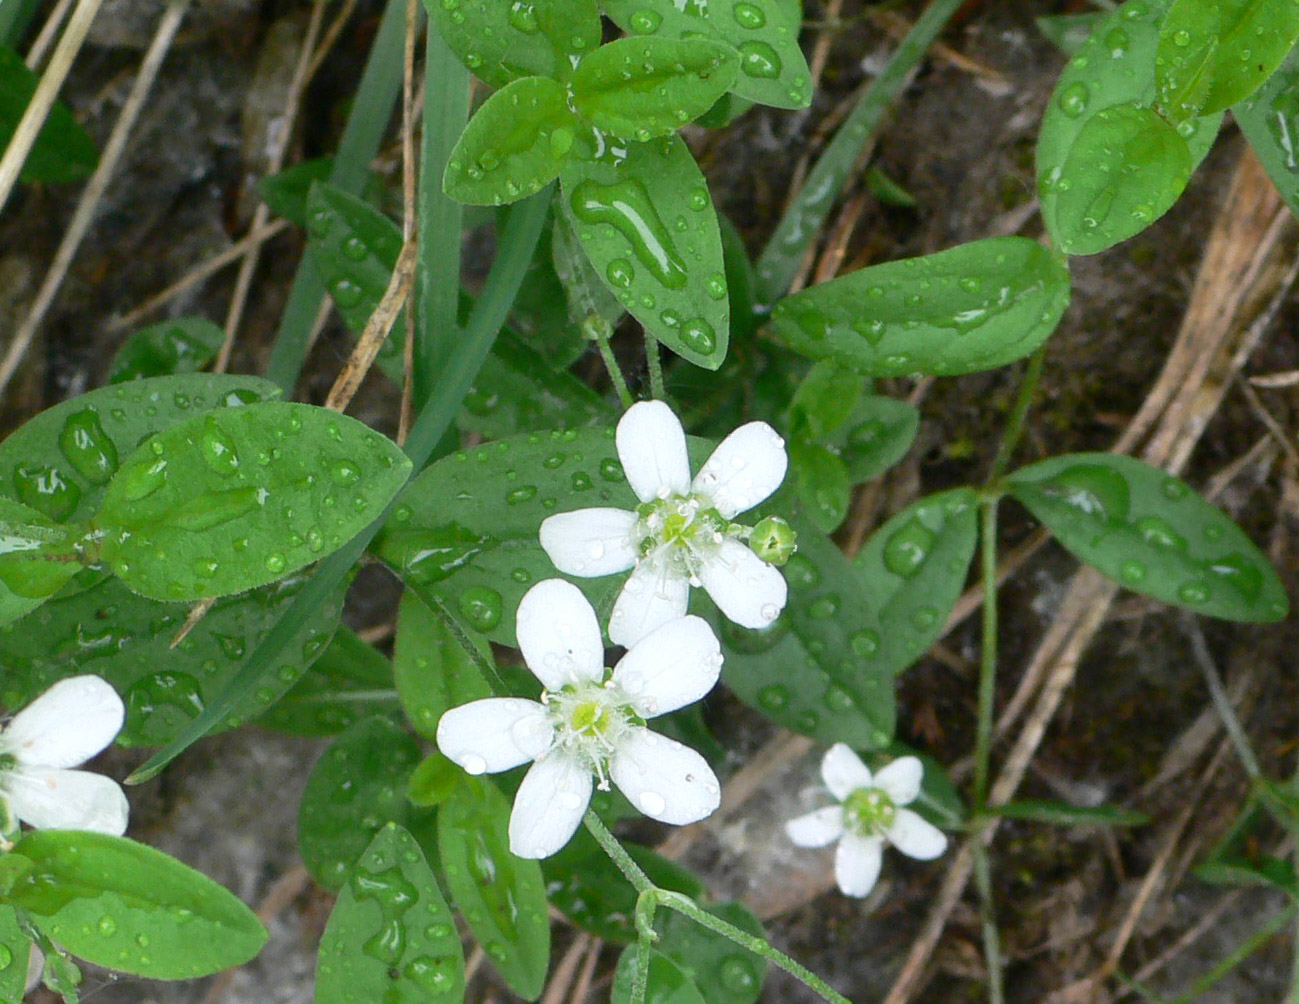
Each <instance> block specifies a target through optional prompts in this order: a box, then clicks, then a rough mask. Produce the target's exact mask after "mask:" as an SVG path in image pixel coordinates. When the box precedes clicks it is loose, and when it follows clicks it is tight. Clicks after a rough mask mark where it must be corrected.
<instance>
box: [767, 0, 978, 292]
mask: <svg viewBox="0 0 1299 1004" xmlns="http://www.w3.org/2000/svg"><path fill="white" fill-rule="evenodd" d="M960 6H961V0H934V2H933V3H931V4H930V5H929V7H928V9H927V10H926V11H925V12H924V14H922V15H921V17H920V20H918V21H917V22H916V23H915V26H914V27H912V29H911V31H910V32H908V33H907V37H906V38H904V39H903V40H902V42H901V44H900V45H899V46H898V48H897V51H896V52H894V53H893V55H892V57H891V58H890V59H889V61H888V65H887V66H885V67H884V70H883V71H882V72H881V73H880V75H879V76H878V77H876V78H875V80H874V82H873V83H872V84H871V85H870V86H869V87H868V88H866V91H865V93H863V94H862V96H861V99H860V100H859V101H858V102H857V105H856V107H855V108H853V110H852V112H851V113H850V114H849V116H848V118H847V119H846V120H845V121H844V124H843V125H842V126H841V127H840V128H839V131H838V132H837V133H835V137H834V139H833V140H831V141H830V145H829V146H827V147H826V148H825V153H823V154H822V155H821V159H820V160H818V161H817V162H816V166H815V167H814V168H812V170H811V172H810V173H809V174H808V176H807V180H806V181H805V182H803V187H802V189H801V190H800V191H799V193H798V196H797V197H796V198H795V199H794V202H793V204H792V205H791V206H790V207H789V209H788V210H787V211H786V212H785V215H784V217H783V218H782V219H781V221H780V223H779V224H778V225H777V226H776V232H775V233H774V234H772V235H771V240H769V241H768V242H767V246H766V247H765V248H764V249H763V251H762V254H761V256H759V258H758V269H757V271H758V302H759V303H762V304H766V305H770V304H773V303H775V302H776V301H777V300H779V299H780V298H781V297H782V296H784V295H785V294H786V293H788V292H789V285H790V283H791V282H792V281H793V279H794V273H795V272H797V271H798V266H799V263H800V262H802V260H803V256H804V254H806V253H807V249H808V246H809V245H810V244H811V243H812V241H814V240H816V237H817V234H819V233H820V231H821V227H822V226H823V225H824V224H825V220H826V217H827V216H828V215H829V213H830V207H831V206H833V205H834V203H835V200H836V199H838V198H839V193H840V192H842V191H843V188H844V186H845V185H846V184H847V183H848V179H849V178H850V177H851V176H852V169H853V165H854V164H856V163H857V158H858V157H859V156H861V151H862V149H863V148H864V147H865V146H866V144H867V143H869V142H870V141H871V139H872V137H873V136H874V135H875V132H876V130H877V129H879V126H880V123H881V122H882V121H883V119H884V116H885V115H886V114H887V113H888V111H889V109H890V108H891V107H892V106H893V102H894V101H896V100H897V98H898V95H899V94H901V93H902V90H903V88H904V87H905V86H906V82H907V77H908V75H909V74H910V73H911V71H912V69H914V68H915V66H916V65H917V64H918V63H919V62H920V60H921V59H923V58H924V55H925V53H926V52H927V51H928V50H929V47H930V46H931V45H932V44H933V42H934V39H936V38H937V37H938V35H939V33H940V32H941V31H942V30H943V28H944V27H945V26H946V24H947V22H948V21H949V20H951V17H952V15H953V14H955V13H956V9H957V8H958V7H960Z"/></svg>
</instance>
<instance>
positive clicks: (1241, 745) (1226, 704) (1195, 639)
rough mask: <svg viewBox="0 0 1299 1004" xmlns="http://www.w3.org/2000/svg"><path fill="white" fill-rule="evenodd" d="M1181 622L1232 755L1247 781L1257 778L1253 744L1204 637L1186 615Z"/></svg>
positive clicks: (1259, 776)
mask: <svg viewBox="0 0 1299 1004" xmlns="http://www.w3.org/2000/svg"><path fill="white" fill-rule="evenodd" d="M1183 623H1184V624H1185V625H1186V634H1187V637H1188V638H1190V640H1191V652H1192V654H1193V655H1194V656H1195V663H1196V665H1198V666H1199V667H1200V672H1201V674H1203V676H1204V682H1205V684H1206V685H1207V686H1208V688H1209V696H1210V697H1212V698H1213V707H1214V709H1215V710H1216V711H1217V712H1218V717H1219V718H1221V719H1222V725H1223V728H1225V729H1226V730H1227V736H1228V737H1229V738H1230V739H1231V745H1232V746H1233V747H1234V748H1235V750H1236V757H1237V759H1239V760H1240V765H1241V766H1242V767H1244V768H1245V773H1246V774H1248V775H1249V778H1250V780H1251V781H1255V782H1257V781H1261V780H1262V779H1263V770H1262V768H1261V767H1259V765H1258V757H1257V756H1256V755H1255V753H1254V747H1253V746H1251V745H1250V742H1249V737H1248V736H1247V735H1245V729H1244V727H1243V726H1242V725H1241V724H1240V719H1239V718H1237V717H1236V711H1235V709H1234V708H1232V706H1231V698H1230V697H1228V696H1227V688H1226V687H1224V686H1223V684H1222V676H1221V675H1220V674H1219V673H1218V667H1217V665H1216V664H1215V663H1214V661H1213V654H1212V653H1211V652H1210V651H1209V646H1208V644H1207V643H1206V642H1205V640H1204V632H1203V631H1201V630H1200V625H1199V624H1197V623H1196V621H1195V618H1194V617H1193V616H1191V615H1190V614H1187V615H1186V616H1185V617H1184V618H1183Z"/></svg>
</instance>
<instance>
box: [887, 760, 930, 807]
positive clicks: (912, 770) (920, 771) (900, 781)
mask: <svg viewBox="0 0 1299 1004" xmlns="http://www.w3.org/2000/svg"><path fill="white" fill-rule="evenodd" d="M924 776H925V765H924V764H923V763H921V762H920V758H919V757H914V756H903V757H898V758H897V759H896V760H894V761H893V762H892V763H891V764H889V765H888V766H887V767H881V768H880V769H879V770H878V771H876V773H875V787H876V788H882V789H883V790H884V794H886V795H888V796H889V798H890V799H891V800H892V802H893V804H894V805H906V804H908V803H910V802H914V801H915V800H916V796H917V795H919V794H920V782H921V781H922V780H923V779H924Z"/></svg>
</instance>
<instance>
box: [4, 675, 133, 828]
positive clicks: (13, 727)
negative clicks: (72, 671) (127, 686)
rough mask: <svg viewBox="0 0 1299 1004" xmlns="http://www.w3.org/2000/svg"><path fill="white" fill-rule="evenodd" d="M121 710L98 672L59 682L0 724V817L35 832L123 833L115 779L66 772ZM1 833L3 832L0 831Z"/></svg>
mask: <svg viewBox="0 0 1299 1004" xmlns="http://www.w3.org/2000/svg"><path fill="white" fill-rule="evenodd" d="M125 717H126V709H125V708H124V707H123V706H122V699H121V698H120V697H118V696H117V691H115V690H114V689H113V688H112V687H110V686H109V685H108V684H107V683H105V682H104V681H103V680H101V679H100V678H99V677H97V676H74V677H71V678H69V679H66V680H60V681H59V682H58V683H56V684H55V685H54V686H52V687H51V688H50V689H49V690H47V691H45V693H43V694H42V695H41V696H40V697H38V698H36V700H34V701H32V703H31V704H29V705H27V707H25V708H23V710H22V711H20V712H18V714H16V715H15V716H14V718H13V720H12V721H11V722H10V723H9V724H8V725H6V726H5V727H4V728H3V729H0V803H3V805H0V809H4V810H6V811H4V812H0V819H3V817H4V816H6V815H8V816H11V817H16V818H17V819H18V820H19V821H21V822H24V823H27V824H28V825H29V826H34V827H36V828H38V829H47V830H93V831H95V832H97V833H110V834H112V835H113V836H121V835H122V834H123V833H125V832H126V819H127V804H126V795H125V794H124V793H123V791H122V788H121V786H120V785H118V783H117V782H116V781H113V780H112V779H110V778H107V777H103V776H102V775H100V774H92V773H90V772H89V771H84V770H69V768H71V767H76V766H78V765H79V764H83V763H85V762H86V761H87V760H89V759H90V758H91V757H92V756H94V755H95V754H96V753H99V752H100V751H101V750H103V749H104V748H105V747H107V746H108V745H109V744H110V743H111V742H112V741H113V740H114V739H115V738H116V736H117V733H118V732H120V731H121V729H122V722H123V720H124V719H125ZM0 838H2V835H0Z"/></svg>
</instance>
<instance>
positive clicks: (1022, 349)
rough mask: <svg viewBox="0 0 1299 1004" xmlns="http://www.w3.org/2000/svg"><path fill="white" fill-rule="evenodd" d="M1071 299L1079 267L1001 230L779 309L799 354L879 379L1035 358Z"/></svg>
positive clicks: (870, 271) (782, 329) (867, 272)
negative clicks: (1073, 270)
mask: <svg viewBox="0 0 1299 1004" xmlns="http://www.w3.org/2000/svg"><path fill="white" fill-rule="evenodd" d="M1068 303H1069V272H1068V269H1067V268H1066V267H1065V265H1064V263H1063V262H1061V261H1060V260H1059V258H1057V257H1056V256H1055V255H1053V254H1052V253H1051V252H1050V251H1048V250H1047V249H1046V248H1044V247H1042V246H1041V245H1040V244H1038V243H1037V242H1036V241H1031V240H1028V239H1027V238H1024V237H992V238H989V239H987V240H981V241H972V242H970V243H969V244H961V245H958V246H957V247H954V248H949V249H948V250H946V251H940V252H938V253H937V254H932V255H926V256H924V257H923V258H908V259H904V260H901V261H893V262H886V263H885V264H883V265H871V266H869V267H867V268H863V269H859V270H858V271H856V272H852V273H850V274H849V275H845V276H841V277H840V278H838V279H831V280H830V281H829V282H824V283H821V284H819V285H816V286H812V287H811V288H809V289H805V290H802V291H801V292H798V293H795V294H794V295H793V296H787V297H785V298H784V299H783V300H781V301H780V302H779V303H777V304H776V308H775V310H774V312H773V313H772V324H773V327H774V328H775V331H776V333H777V334H778V335H779V336H780V337H781V338H782V339H783V340H784V341H785V343H786V344H787V345H788V346H789V347H790V348H792V349H793V350H794V351H795V352H799V353H801V354H802V355H805V356H808V357H810V358H812V359H834V360H836V361H838V362H840V363H843V364H844V365H847V366H851V367H853V368H854V369H856V370H858V371H859V372H861V373H865V374H869V375H871V376H879V377H886V376H888V377H891V376H906V375H909V374H913V373H929V374H933V375H935V376H957V375H959V374H962V373H974V372H977V371H979V370H988V369H995V368H996V367H998V366H1004V365H1005V364H1006V363H1009V362H1013V361H1015V360H1016V359H1020V358H1023V357H1024V356H1026V355H1028V354H1029V353H1030V352H1032V351H1033V350H1034V349H1036V348H1037V347H1038V346H1039V345H1041V344H1042V343H1043V342H1044V341H1046V339H1047V337H1048V336H1049V335H1050V334H1051V332H1052V331H1054V330H1055V326H1056V324H1057V323H1058V322H1059V320H1060V315H1061V314H1063V313H1064V308H1065V307H1066V306H1067V305H1068Z"/></svg>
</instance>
